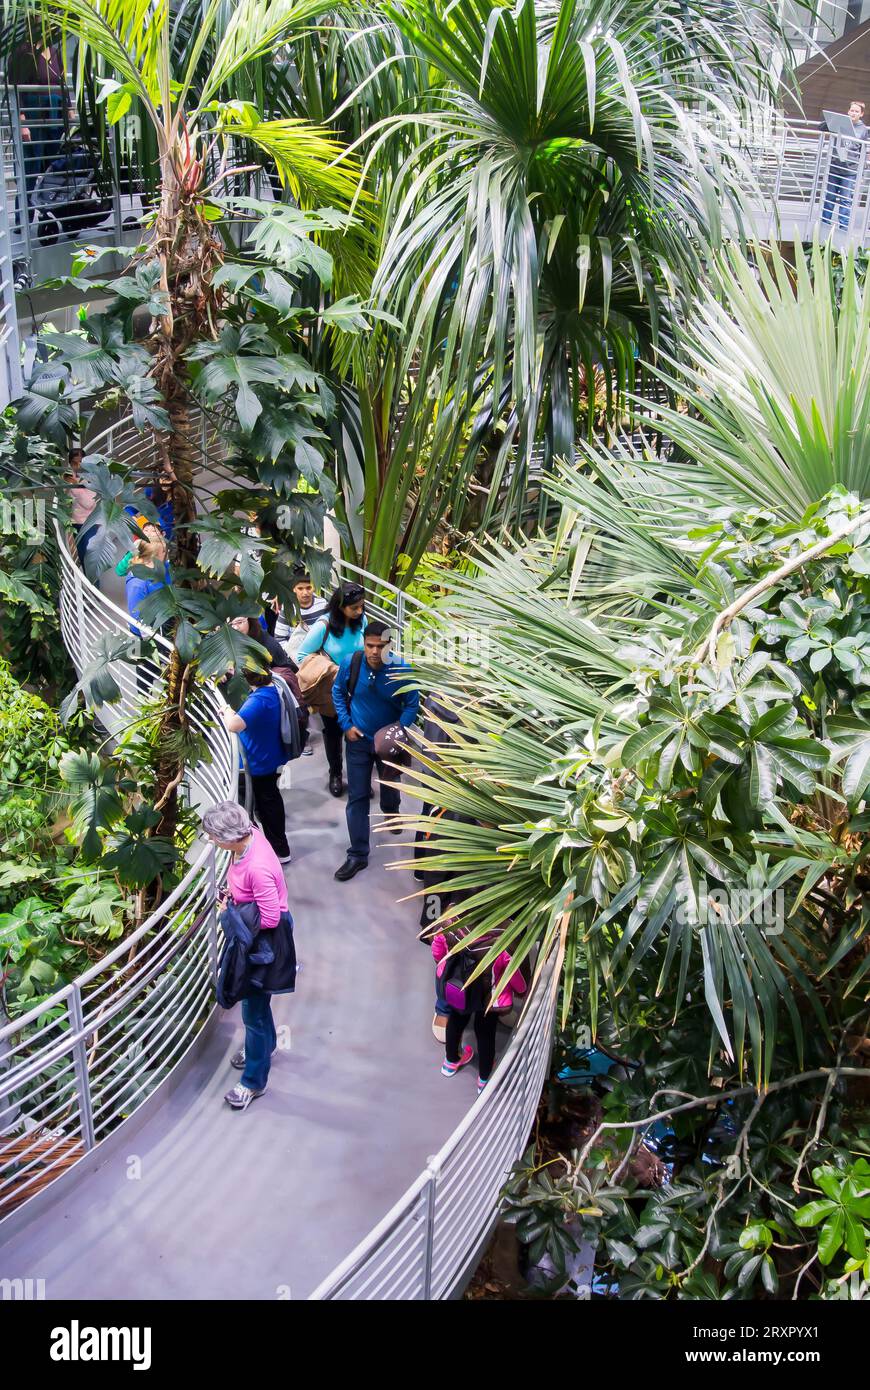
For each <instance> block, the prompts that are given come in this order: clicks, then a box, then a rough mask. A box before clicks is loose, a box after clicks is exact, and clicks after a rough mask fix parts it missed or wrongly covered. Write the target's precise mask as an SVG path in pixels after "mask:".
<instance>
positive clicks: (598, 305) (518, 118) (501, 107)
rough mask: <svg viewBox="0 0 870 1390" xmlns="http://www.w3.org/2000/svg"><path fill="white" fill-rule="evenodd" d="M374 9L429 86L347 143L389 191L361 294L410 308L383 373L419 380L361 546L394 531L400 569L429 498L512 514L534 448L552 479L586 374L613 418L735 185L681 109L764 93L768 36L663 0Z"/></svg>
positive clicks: (590, 412)
mask: <svg viewBox="0 0 870 1390" xmlns="http://www.w3.org/2000/svg"><path fill="white" fill-rule="evenodd" d="M380 12H381V13H383V14H385V16H386V18H387V19H388V20H389V22H390V25H391V26H392V27H391V32H392V33H395V34H397V35H399V36H400V38H401V41H402V46H403V53H404V54H406V55H411V56H412V57H414V58H415V59H416V60H417V62H418V63H419V65H420V68H421V71H422V72H423V73H424V75H425V76H424V83H425V85H424V89H423V90H422V91H420V92H415V91H414V90H413V87H411V88H408V89H407V94H405V93H404V92H403V93H402V94H401V96H402V97H403V98H404V104H403V105H402V106H400V107H399V109H398V110H396V109H395V108H393V109H392V110H389V109H387V110H383V111H382V112H381V119H380V120H379V121H374V120H371V119H369V120H368V122H367V131H366V132H365V133H364V134H363V136H362V137H361V140H360V147H361V148H363V149H365V150H366V152H367V155H366V165H365V168H366V173H367V175H368V176H369V178H370V179H371V180H373V181H374V182H375V184H376V186H377V187H378V188H379V191H380V196H381V198H382V199H383V200H384V215H383V219H382V221H383V227H384V232H383V241H382V249H381V254H380V258H379V265H378V272H377V276H376V280H375V294H376V296H377V298H378V302H379V303H380V304H381V306H382V307H384V308H386V309H388V310H389V311H391V312H392V313H394V314H395V315H397V316H398V317H399V318H401V319H402V321H403V323H404V330H403V332H402V333H401V335H399V336H400V351H399V354H398V357H397V361H396V363H395V365H394V367H393V370H392V380H393V381H395V382H399V383H404V382H406V381H409V382H411V383H412V384H411V386H410V387H409V388H408V391H407V392H406V393H405V396H404V400H403V406H404V407H405V409H404V413H403V416H402V417H400V416H399V413H398V411H397V412H396V414H395V416H394V418H393V420H392V421H391V422H390V423H391V426H392V427H391V429H390V430H389V431H388V432H387V434H386V438H385V440H384V447H383V448H382V455H383V459H384V465H383V466H382V469H381V476H380V478H379V482H380V487H381V494H380V497H379V514H378V516H377V518H375V519H374V523H373V528H374V535H373V541H372V548H373V550H374V551H375V552H376V553H377V554H378V555H379V556H380V557H381V558H382V559H383V558H389V557H388V556H386V552H387V551H388V550H389V546H390V542H393V541H395V540H396V538H397V537H399V536H401V537H402V544H403V545H404V546H405V548H406V549H408V550H409V552H410V553H411V556H412V562H415V561H416V559H417V558H418V557H419V555H420V554H421V553H422V550H423V549H424V548H425V546H426V544H427V543H428V540H429V538H430V537H431V534H432V530H433V526H434V524H436V523H437V520H438V519H439V518H440V517H441V516H443V515H444V514H445V513H448V512H449V514H450V516H451V518H452V520H453V523H454V524H455V525H456V526H458V527H462V526H463V524H464V523H465V520H466V518H469V519H471V520H474V521H475V522H476V524H477V525H478V526H480V527H481V528H482V529H484V530H485V529H487V528H489V527H490V526H492V524H493V523H495V522H496V521H502V520H508V521H509V522H510V523H511V524H512V526H514V528H516V526H517V525H518V523H519V521H520V519H521V517H522V515H523V510H524V507H525V505H526V494H527V491H528V465H529V461H530V458H531V455H532V450H533V446H534V445H535V444H536V443H538V444H539V445H540V446H541V450H542V452H543V464H544V470H545V472H550V471H551V470H552V465H553V461H554V460H555V459H556V458H564V459H567V460H568V461H570V460H571V459H572V458H573V456H574V449H575V441H576V439H577V438H578V436H579V435H581V434H583V433H584V432H586V431H587V430H588V429H590V428H591V426H592V423H593V421H594V418H595V411H596V393H595V391H594V390H593V389H592V387H591V383H592V382H593V381H594V380H595V379H596V377H599V378H600V379H601V380H602V382H603V387H604V393H605V397H606V399H605V401H604V409H605V412H606V415H607V418H608V419H609V420H610V421H611V423H612V422H614V421H615V420H616V419H617V418H618V416H619V413H620V411H621V409H622V406H623V403H624V397H625V393H626V392H627V391H630V390H632V389H633V388H634V384H635V376H636V363H637V362H638V361H639V360H643V359H649V358H650V357H651V356H652V355H653V354H654V353H655V351H656V350H657V348H658V347H659V346H661V345H664V346H669V345H671V346H672V345H673V342H674V323H675V318H676V317H677V316H678V315H679V314H681V313H683V312H685V310H686V309H687V308H688V307H689V305H690V304H691V300H692V296H693V295H694V293H695V292H696V290H697V286H698V284H699V282H700V280H701V278H702V275H703V269H704V263H705V258H706V257H707V255H708V252H709V248H710V247H711V246H713V245H714V244H715V243H716V242H717V240H718V239H719V236H720V231H721V206H720V205H721V203H722V202H723V201H724V202H725V203H731V204H732V205H734V206H735V207H736V206H737V205H738V204H739V197H740V191H739V185H741V184H745V183H746V182H747V180H748V179H749V178H750V175H749V173H748V171H747V170H745V169H741V168H739V167H738V166H736V165H735V164H733V163H732V162H731V161H730V160H729V158H728V157H727V156H726V154H725V152H724V147H723V146H721V145H720V144H719V143H718V142H717V140H716V138H715V137H714V136H712V135H711V134H710V133H709V132H708V131H707V129H706V127H705V125H704V124H703V122H702V121H701V120H700V119H698V115H697V113H698V111H699V108H700V107H701V105H702V104H704V103H705V102H707V103H710V102H712V103H713V104H714V105H715V107H716V109H717V110H722V111H723V113H724V112H725V110H726V106H730V110H731V116H730V118H731V119H734V113H739V111H740V110H741V109H742V108H744V107H745V106H746V105H747V104H748V102H749V100H750V98H751V97H754V98H755V99H759V98H760V97H761V96H762V95H763V93H764V92H765V91H769V85H770V84H769V79H768V78H767V76H766V75H765V62H764V55H765V53H767V52H769V50H770V48H771V47H772V46H773V44H774V42H775V41H776V40H777V39H779V38H781V36H782V30H781V24H780V20H779V18H778V16H777V10H776V6H775V5H771V4H768V3H767V2H766V0H762V3H759V4H754V3H749V4H746V5H738V6H734V7H728V6H717V7H716V8H715V13H714V15H713V16H712V23H711V22H710V21H711V15H710V13H709V7H708V6H706V5H695V4H689V5H680V6H675V5H670V4H667V3H664V4H663V3H661V0H649V2H648V3H641V4H638V3H632V4H630V5H626V4H624V3H622V0H561V2H560V3H558V4H557V3H552V4H550V3H548V4H540V3H538V4H534V3H532V0H527V3H520V4H518V5H517V6H516V7H514V8H510V7H506V6H504V5H501V4H498V3H496V0H458V2H456V0H453V2H451V3H446V0H445V3H440V0H437V2H436V3H435V4H434V5H433V4H430V3H429V0H410V3H408V4H403V5H401V6H396V7H392V6H390V5H385V6H382V7H380ZM397 61H398V57H397ZM402 62H403V63H406V62H407V58H406V57H403V59H402ZM402 71H403V72H404V71H405V69H404V67H403V68H402ZM714 85H715V94H713V95H711V89H712V88H713V87H714ZM368 90H369V89H368V87H361V88H360V93H361V94H362V92H363V91H366V92H368ZM384 161H386V164H385V163H384ZM381 190H382V191H381ZM420 382H422V383H424V384H425V386H426V393H425V395H423V394H421V393H419V392H417V391H415V390H414V386H415V385H416V384H417V383H420ZM599 404H600V403H599ZM415 411H416V412H418V413H420V414H421V415H422V419H423V429H422V431H421V432H420V433H419V434H418V435H417V436H415V440H414V442H415V444H416V446H417V448H416V449H413V450H408V449H406V448H404V447H402V445H403V443H404V440H405V439H406V438H408V428H407V416H408V415H409V414H413V413H414V412H415ZM394 441H395V442H396V444H397V445H398V447H397V449H396V451H395V454H394V455H392V456H391V452H390V446H391V444H392V443H393V442H394ZM420 447H423V448H424V449H425V458H426V461H427V466H426V469H425V472H424V473H423V475H422V476H421V473H420V470H419V462H420V457H419V449H420ZM482 455H488V456H489V459H490V466H489V476H488V477H487V478H486V487H487V489H488V498H487V500H486V502H485V504H484V505H483V507H482V508H480V509H478V513H477V514H476V513H475V511H474V509H473V508H472V507H470V506H469V503H468V495H469V486H470V485H472V484H473V483H474V481H475V470H476V466H477V464H478V462H479V461H480V459H481V457H482Z"/></svg>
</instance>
